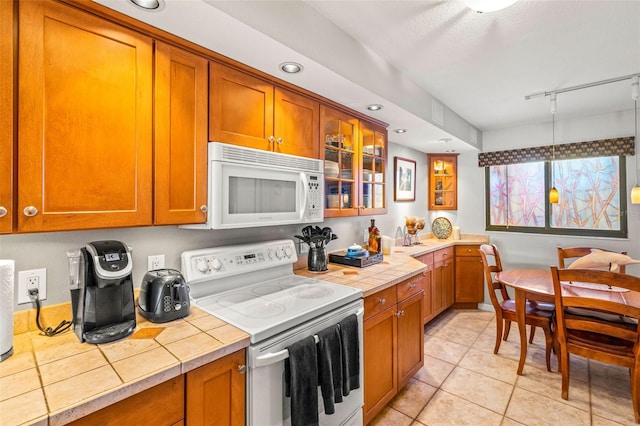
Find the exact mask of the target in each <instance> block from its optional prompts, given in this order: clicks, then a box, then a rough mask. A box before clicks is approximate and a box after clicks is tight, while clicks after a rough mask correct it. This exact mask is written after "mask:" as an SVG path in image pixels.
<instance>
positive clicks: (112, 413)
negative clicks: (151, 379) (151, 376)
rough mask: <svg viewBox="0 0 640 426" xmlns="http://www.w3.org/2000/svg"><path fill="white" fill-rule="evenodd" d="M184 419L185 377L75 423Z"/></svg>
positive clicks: (169, 424) (117, 424) (173, 421)
mask: <svg viewBox="0 0 640 426" xmlns="http://www.w3.org/2000/svg"><path fill="white" fill-rule="evenodd" d="M183 418H184V376H183V375H181V376H178V377H175V378H173V379H171V380H167V381H166V382H163V383H160V384H159V385H156V386H154V387H152V388H150V389H147V390H146V391H143V392H140V393H138V394H135V395H133V396H130V397H129V398H127V399H123V400H122V401H120V402H116V403H115V404H112V405H110V406H108V407H105V408H103V409H102V410H99V411H96V412H95V413H92V414H89V415H88V416H85V417H82V418H80V419H78V420H76V421H74V422H72V423H70V424H71V425H74V426H84V425H86V426H95V425H113V426H123V425H136V424H147V425H159V426H162V425H166V426H173V425H176V424H182V420H183Z"/></svg>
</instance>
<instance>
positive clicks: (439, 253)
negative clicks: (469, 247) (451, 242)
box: [433, 247, 453, 263]
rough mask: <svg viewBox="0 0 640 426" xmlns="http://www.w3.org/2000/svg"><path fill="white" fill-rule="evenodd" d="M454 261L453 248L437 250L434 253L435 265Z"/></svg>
mask: <svg viewBox="0 0 640 426" xmlns="http://www.w3.org/2000/svg"><path fill="white" fill-rule="evenodd" d="M447 260H453V247H447V248H444V249H440V250H436V251H435V252H433V263H439V262H444V261H447Z"/></svg>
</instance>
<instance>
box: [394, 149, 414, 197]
mask: <svg viewBox="0 0 640 426" xmlns="http://www.w3.org/2000/svg"><path fill="white" fill-rule="evenodd" d="M393 178H394V179H393V181H394V185H393V200H394V201H415V200H416V162H415V161H413V160H409V159H408V158H402V157H393Z"/></svg>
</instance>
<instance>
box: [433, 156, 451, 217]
mask: <svg viewBox="0 0 640 426" xmlns="http://www.w3.org/2000/svg"><path fill="white" fill-rule="evenodd" d="M427 156H428V159H429V197H428V198H429V204H428V206H429V210H457V209H458V154H427Z"/></svg>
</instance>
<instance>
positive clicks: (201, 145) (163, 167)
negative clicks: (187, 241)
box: [154, 42, 208, 225]
mask: <svg viewBox="0 0 640 426" xmlns="http://www.w3.org/2000/svg"><path fill="white" fill-rule="evenodd" d="M155 64H156V66H155V77H156V78H155V87H154V92H155V109H154V114H155V118H154V129H155V132H154V167H155V173H154V223H155V224H158V225H167V224H184V223H203V222H205V221H206V219H207V217H206V215H207V213H206V208H207V207H206V206H207V143H208V138H207V100H208V99H207V87H208V86H207V75H208V68H207V67H208V62H207V60H206V59H205V58H202V57H200V56H197V55H194V54H192V53H189V52H186V51H184V50H182V49H179V48H176V47H173V46H170V45H168V44H165V43H162V42H156V56H155Z"/></svg>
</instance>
